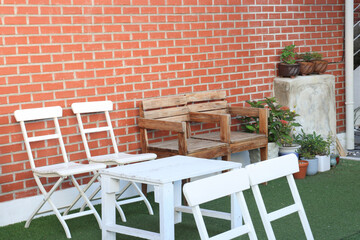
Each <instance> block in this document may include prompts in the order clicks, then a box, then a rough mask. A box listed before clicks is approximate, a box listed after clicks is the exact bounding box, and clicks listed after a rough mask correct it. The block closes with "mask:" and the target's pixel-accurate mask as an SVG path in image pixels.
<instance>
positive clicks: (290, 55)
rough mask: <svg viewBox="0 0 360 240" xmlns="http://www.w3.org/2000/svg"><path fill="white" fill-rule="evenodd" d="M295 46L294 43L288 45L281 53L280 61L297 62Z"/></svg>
mask: <svg viewBox="0 0 360 240" xmlns="http://www.w3.org/2000/svg"><path fill="white" fill-rule="evenodd" d="M295 47H296V46H295V45H294V44H292V45H289V46H286V47H285V48H284V50H283V51H282V53H281V55H280V61H282V62H283V63H286V64H295V63H296V60H295V57H296V54H295Z"/></svg>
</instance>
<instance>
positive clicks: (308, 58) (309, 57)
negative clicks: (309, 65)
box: [298, 52, 314, 62]
mask: <svg viewBox="0 0 360 240" xmlns="http://www.w3.org/2000/svg"><path fill="white" fill-rule="evenodd" d="M298 58H300V59H302V60H304V61H305V62H310V61H311V60H312V59H313V58H314V56H313V53H311V52H306V53H302V54H298Z"/></svg>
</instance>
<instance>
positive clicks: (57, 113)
mask: <svg viewBox="0 0 360 240" xmlns="http://www.w3.org/2000/svg"><path fill="white" fill-rule="evenodd" d="M14 116H15V119H16V121H18V122H20V121H35V120H43V119H48V118H55V117H61V116H62V109H61V107H59V106H55V107H46V108H32V109H24V110H16V111H15V112H14Z"/></svg>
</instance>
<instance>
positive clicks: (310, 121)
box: [274, 74, 336, 138]
mask: <svg viewBox="0 0 360 240" xmlns="http://www.w3.org/2000/svg"><path fill="white" fill-rule="evenodd" d="M274 95H275V97H276V99H277V100H278V102H279V103H280V104H281V105H284V106H288V107H290V109H292V110H295V111H296V113H298V114H299V115H300V116H299V117H298V118H297V120H298V122H299V123H300V124H301V125H302V128H303V129H304V131H305V132H306V133H312V132H313V131H315V132H316V133H317V134H321V135H322V136H323V137H324V138H326V137H327V136H328V135H329V134H332V135H333V136H334V135H335V134H336V110H335V109H336V108H335V106H336V105H335V77H334V76H333V75H329V74H323V75H309V76H297V77H296V78H294V79H290V78H279V77H278V78H275V80H274ZM298 130H299V129H297V131H298Z"/></svg>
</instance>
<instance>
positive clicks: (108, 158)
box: [89, 153, 157, 165]
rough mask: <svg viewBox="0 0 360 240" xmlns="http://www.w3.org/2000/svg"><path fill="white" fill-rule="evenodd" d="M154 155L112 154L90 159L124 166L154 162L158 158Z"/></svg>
mask: <svg viewBox="0 0 360 240" xmlns="http://www.w3.org/2000/svg"><path fill="white" fill-rule="evenodd" d="M156 157H157V156H156V154H154V153H143V154H127V153H112V154H106V155H99V156H94V157H91V158H89V160H90V161H91V162H96V163H105V164H109V165H112V164H117V165H124V164H129V163H136V162H143V161H149V160H154V159H155V158H156Z"/></svg>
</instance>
